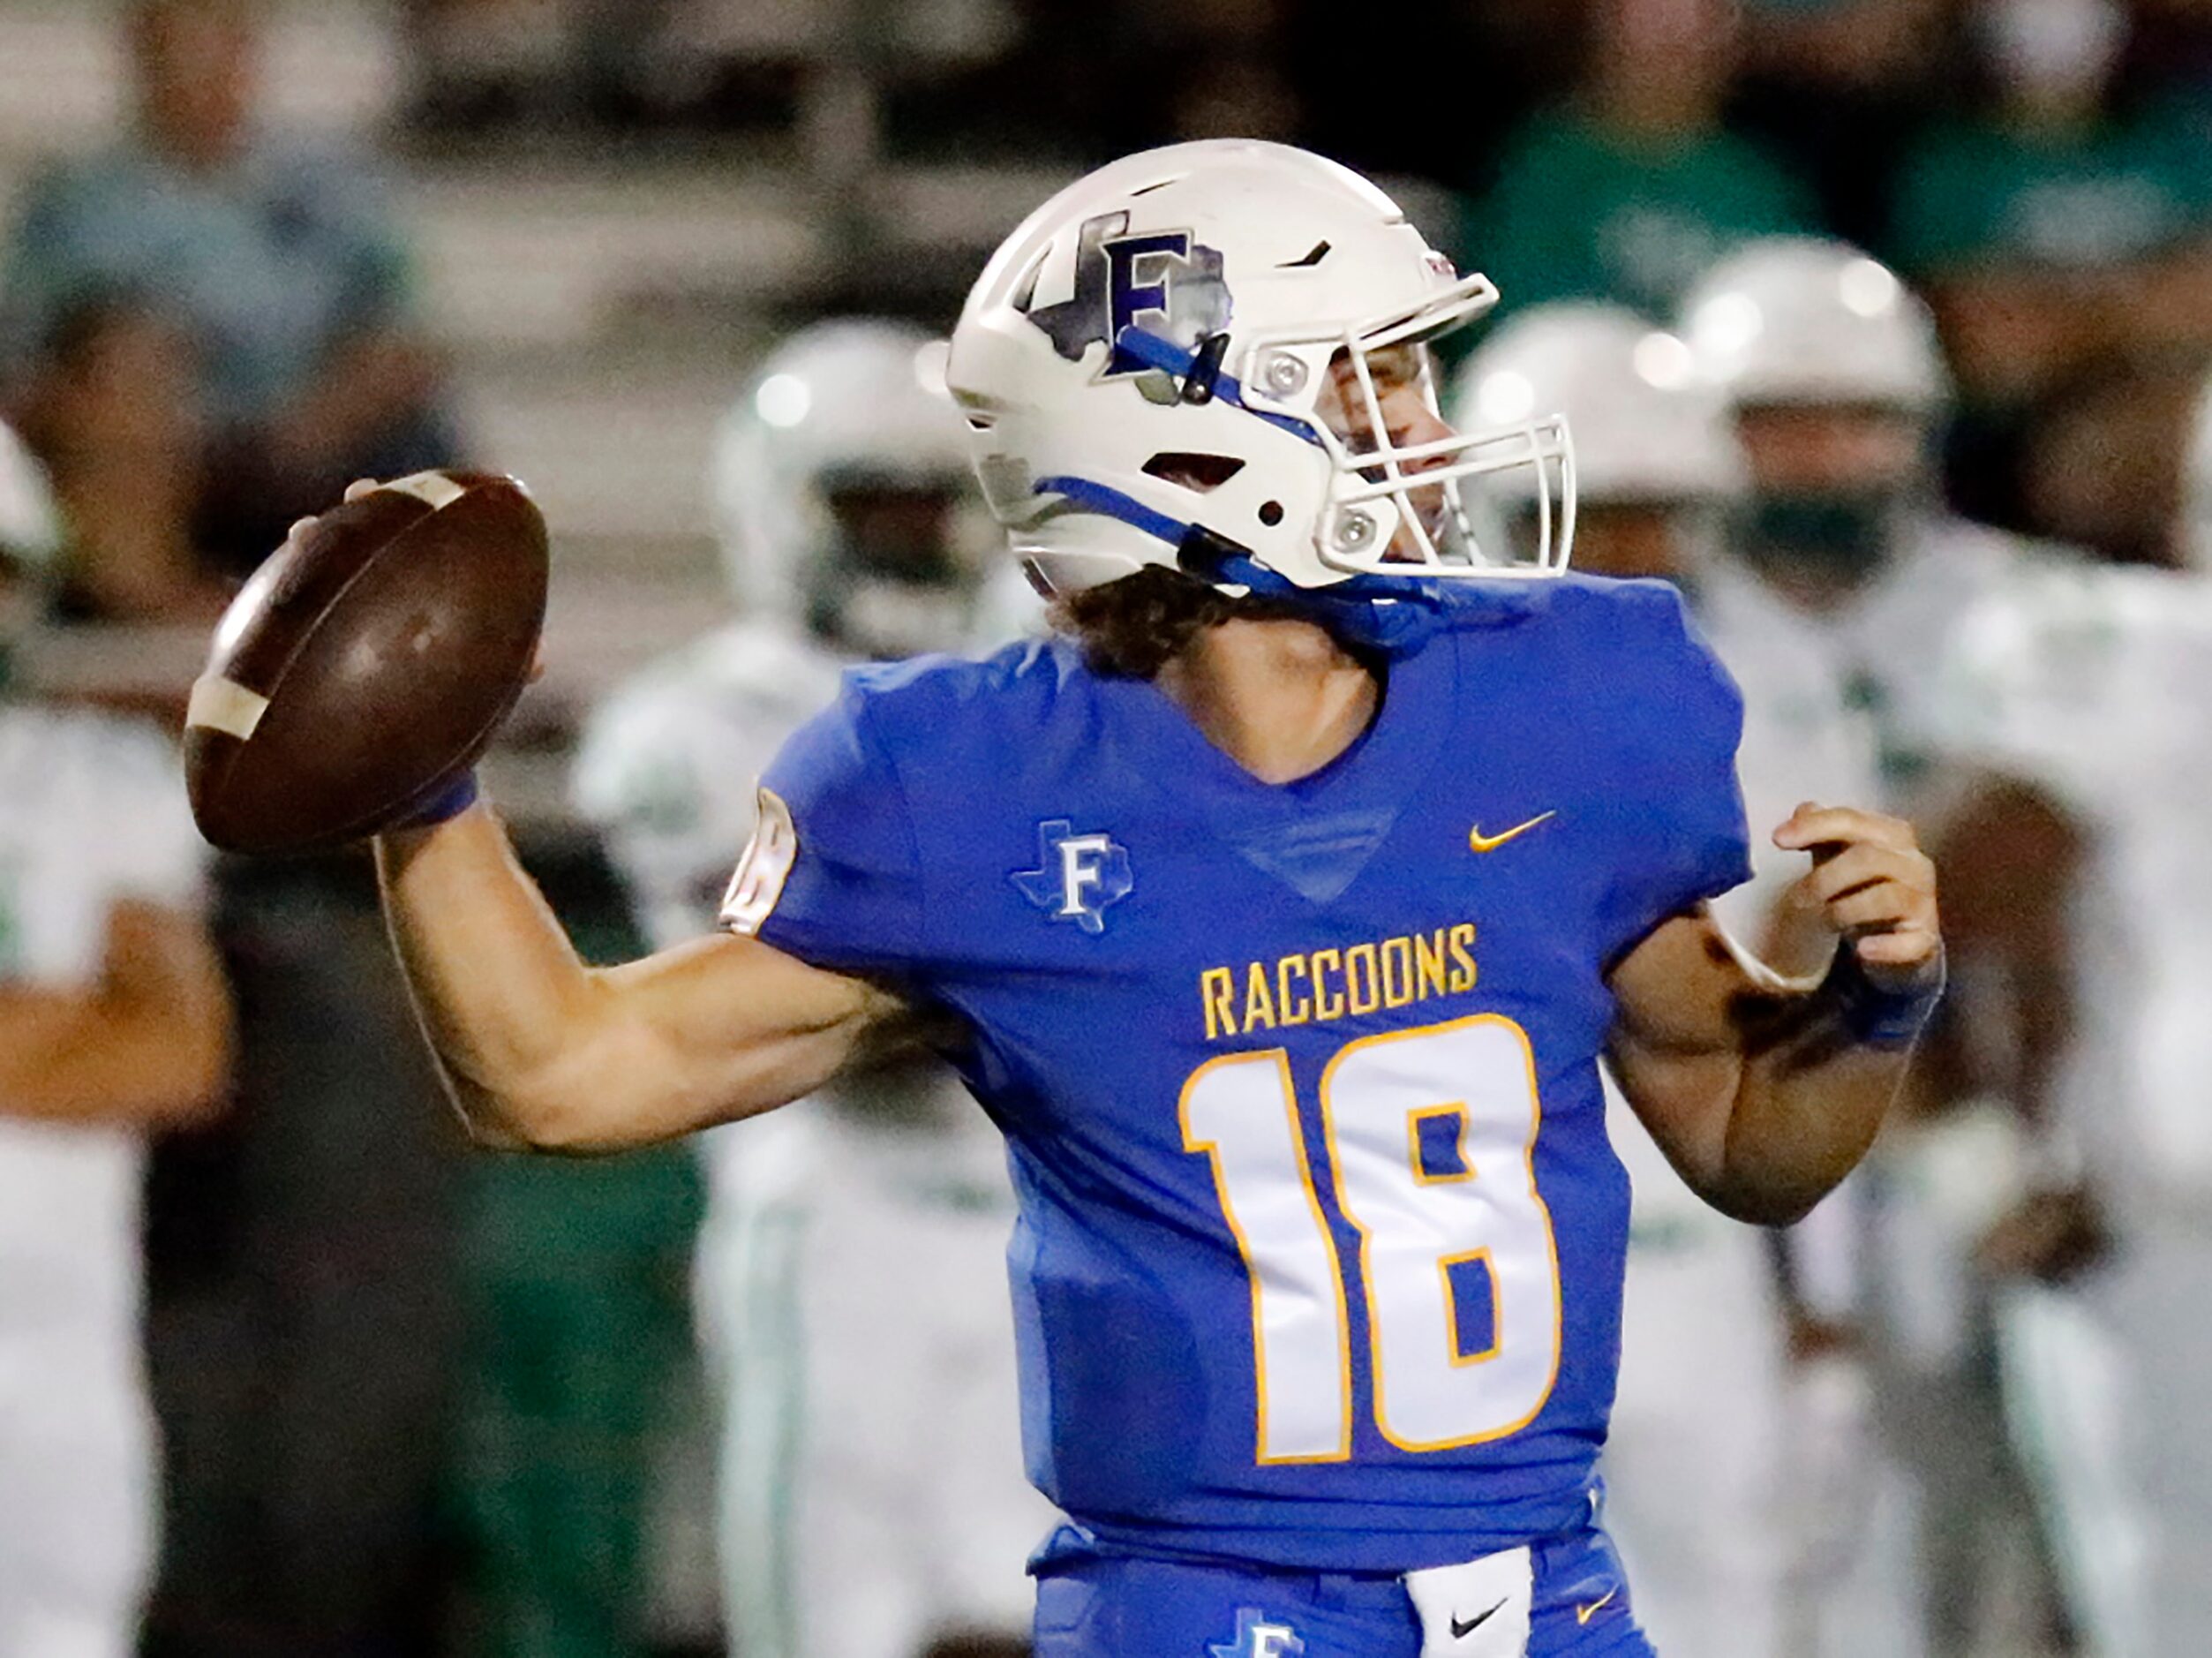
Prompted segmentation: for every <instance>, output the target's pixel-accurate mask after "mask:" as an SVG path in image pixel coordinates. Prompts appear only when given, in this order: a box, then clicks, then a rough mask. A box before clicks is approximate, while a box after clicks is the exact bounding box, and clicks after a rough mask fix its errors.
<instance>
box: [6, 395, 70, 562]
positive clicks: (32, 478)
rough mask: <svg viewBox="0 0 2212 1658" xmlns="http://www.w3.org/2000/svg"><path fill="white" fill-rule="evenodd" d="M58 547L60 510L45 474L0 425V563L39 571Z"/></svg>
mask: <svg viewBox="0 0 2212 1658" xmlns="http://www.w3.org/2000/svg"><path fill="white" fill-rule="evenodd" d="M61 550H62V521H61V514H60V512H59V510H58V509H56V506H55V504H54V495H53V492H52V490H50V489H49V487H48V486H47V482H46V474H45V472H44V471H41V468H40V466H39V463H37V462H36V461H35V460H34V459H33V458H32V457H31V452H30V451H29V450H28V449H26V448H24V447H23V443H22V441H21V440H20V439H19V438H18V437H17V436H16V435H15V433H12V432H11V431H10V430H9V429H8V428H7V427H6V426H0V563H7V564H12V565H15V566H17V567H19V569H23V570H25V571H26V572H28V573H31V574H34V575H36V574H41V573H44V572H46V571H48V570H49V569H51V567H52V565H53V563H54V561H55V560H56V558H57V557H59V556H60V554H61Z"/></svg>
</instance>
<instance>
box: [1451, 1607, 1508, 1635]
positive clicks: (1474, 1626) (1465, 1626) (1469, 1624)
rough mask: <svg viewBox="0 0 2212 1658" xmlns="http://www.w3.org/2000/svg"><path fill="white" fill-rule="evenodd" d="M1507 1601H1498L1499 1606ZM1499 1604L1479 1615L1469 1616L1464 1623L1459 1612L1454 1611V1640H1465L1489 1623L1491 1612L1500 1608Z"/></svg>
mask: <svg viewBox="0 0 2212 1658" xmlns="http://www.w3.org/2000/svg"><path fill="white" fill-rule="evenodd" d="M1504 1604H1505V1602H1504V1601H1499V1602H1498V1606H1503V1605H1504ZM1498 1606H1493V1607H1492V1608H1491V1609H1490V1611H1489V1612H1485V1613H1483V1614H1482V1615H1481V1616H1480V1617H1471V1618H1469V1619H1468V1620H1467V1621H1466V1622H1465V1623H1461V1622H1460V1621H1459V1615H1458V1614H1457V1613H1454V1614H1453V1615H1452V1639H1454V1640H1464V1639H1466V1638H1467V1637H1468V1636H1470V1635H1471V1634H1473V1633H1474V1632H1476V1631H1477V1630H1478V1629H1480V1628H1481V1627H1482V1626H1483V1625H1484V1624H1487V1623H1488V1622H1489V1621H1490V1614H1491V1612H1495V1611H1496V1610H1497V1609H1498Z"/></svg>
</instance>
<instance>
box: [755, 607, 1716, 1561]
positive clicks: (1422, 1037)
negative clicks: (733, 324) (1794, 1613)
mask: <svg viewBox="0 0 2212 1658" xmlns="http://www.w3.org/2000/svg"><path fill="white" fill-rule="evenodd" d="M1740 714H1741V709H1740V705H1739V702H1738V699H1737V697H1736V693H1735V690H1734V687H1733V686H1732V685H1731V684H1730V683H1729V682H1728V680H1727V676H1726V675H1725V674H1724V673H1723V672H1722V670H1721V669H1720V668H1719V666H1718V665H1717V664H1716V663H1715V662H1714V661H1713V659H1712V657H1711V656H1710V655H1709V654H1708V653H1707V652H1705V650H1704V647H1703V646H1702V645H1701V644H1699V643H1698V642H1697V640H1696V639H1695V638H1694V637H1693V636H1692V635H1691V633H1690V631H1689V627H1688V624H1687V623H1686V622H1685V620H1684V618H1683V615H1682V608H1681V606H1680V603H1679V601H1678V599H1677V598H1676V596H1675V595H1674V592H1673V591H1672V590H1671V589H1669V588H1667V587H1664V586H1661V585H1659V584H1650V583H1641V582H1600V581H1594V580H1586V579H1584V578H1580V577H1566V578H1563V579H1561V580H1559V581H1556V582H1549V583H1545V584H1540V585H1531V586H1526V587H1516V588H1515V589H1513V590H1511V591H1510V592H1501V591H1500V589H1499V588H1498V587H1495V586H1488V585H1486V586H1485V587H1484V588H1483V589H1481V590H1478V591H1477V592H1472V593H1468V594H1465V595H1464V596H1455V597H1453V598H1451V599H1448V606H1447V610H1446V613H1445V619H1444V622H1443V624H1442V625H1441V627H1440V629H1438V631H1437V632H1436V633H1435V634H1434V635H1433V637H1431V638H1430V639H1429V641H1428V642H1427V643H1426V645H1424V646H1423V647H1422V648H1421V649H1419V650H1418V652H1415V653H1414V654H1412V655H1411V656H1409V657H1405V658H1403V659H1398V660H1396V661H1394V662H1392V663H1391V665H1390V667H1389V670H1388V684H1387V687H1386V690H1385V695H1384V697H1383V700H1382V705H1381V710H1380V712H1379V713H1378V714H1377V716H1376V718H1375V720H1374V721H1373V725H1372V726H1371V727H1369V729H1368V730H1367V732H1366V734H1365V735H1363V736H1362V737H1361V738H1360V740H1359V741H1358V742H1357V743H1355V744H1354V745H1353V747H1352V748H1351V750H1349V751H1348V752H1346V753H1345V754H1344V755H1343V756H1342V757H1339V758H1338V759H1337V760H1335V762H1334V763H1332V764H1331V765H1328V767H1327V768H1325V769H1324V770H1322V771H1321V772H1317V773H1316V774H1314V775H1313V776H1311V777H1308V778H1306V779H1304V780H1301V781H1299V782H1297V783H1295V784H1291V785H1289V786H1287V787H1276V786H1272V785H1268V784H1265V783H1262V782H1260V781H1259V780H1257V779H1255V778H1253V776H1252V775H1251V774H1250V773H1248V772H1245V770H1243V768H1241V767H1240V766H1238V765H1237V764H1236V763H1235V762H1234V761H1233V760H1231V759H1230V757H1228V756H1226V755H1225V754H1223V753H1222V752H1221V751H1220V750H1217V749H1215V747H1213V746H1212V745H1211V744H1210V743H1209V742H1208V741H1207V740H1206V739H1205V737H1204V736H1203V735H1201V734H1200V732H1199V730H1198V729H1197V728H1196V727H1194V726H1193V724H1192V723H1191V721H1190V720H1189V719H1188V718H1187V717H1186V716H1185V714H1184V713H1183V712H1181V711H1180V710H1178V709H1177V707H1176V706H1175V705H1173V704H1172V703H1170V701H1169V700H1168V699H1167V698H1166V697H1164V696H1162V693H1161V692H1160V691H1159V690H1157V689H1155V687H1154V686H1153V685H1151V684H1150V683H1148V682H1141V681H1135V680H1129V679H1114V678H1105V677H1102V676H1100V675H1095V674H1093V673H1092V672H1090V671H1089V670H1088V669H1087V667H1085V666H1084V664H1083V662H1082V660H1081V657H1080V652H1079V651H1078V650H1077V649H1076V648H1075V647H1074V646H1072V644H1067V643H1065V642H1055V643H1051V644H1039V645H1033V646H1029V647H1027V648H1016V649H1013V650H1010V651H1008V652H1003V653H1001V654H999V655H997V656H995V657H992V658H990V659H988V660H986V661H982V662H958V661H951V660H945V659H933V660H927V661H923V662H920V663H914V664H907V665H903V666H899V667H880V668H864V669H861V670H858V671H856V672H854V674H852V675H850V676H849V677H848V679H847V681H846V689H845V692H844V694H843V696H842V697H841V699H840V701H839V703H838V704H837V705H836V706H834V707H833V708H832V709H831V710H830V711H829V712H826V713H824V715H822V716H821V717H820V718H818V719H817V720H815V721H814V722H813V723H812V724H811V725H810V726H809V727H807V728H805V729H804V730H802V731H801V732H800V733H799V734H798V735H795V736H794V738H793V739H792V741H791V742H790V743H789V744H788V745H787V746H786V748H785V750H783V752H782V754H781V755H780V756H779V758H778V760H777V761H776V763H775V765H773V767H772V768H771V771H770V772H769V773H768V775H767V777H766V778H765V779H764V796H763V803H764V813H765V816H764V829H763V831H762V833H761V835H760V836H759V837H757V838H756V852H755V853H754V854H752V855H749V859H748V864H747V866H746V867H744V868H741V870H740V872H739V878H738V880H737V882H736V883H735V884H734V887H733V901H732V906H731V909H730V911H729V912H728V919H729V920H730V921H731V922H732V923H733V924H735V925H738V926H740V927H741V928H743V929H745V930H749V931H756V932H757V933H758V935H759V936H760V937H761V938H764V939H766V940H767V941H768V942H769V943H771V944H772V945H775V946H778V947H779V948H780V949H783V950H785V951H787V952H788V953H792V954H794V955H795V956H798V957H801V958H802V959H804V960H806V961H812V962H816V963H817V964H820V965H823V966H825V967H829V968H837V969H839V970H843V971H849V972H854V973H863V974H867V975H869V976H876V977H880V978H885V979H889V980H891V981H893V982H896V983H899V984H901V985H903V986H904V987H905V988H906V991H907V994H909V995H910V996H911V997H912V998H913V999H914V1000H915V1001H917V1002H918V1003H921V1004H923V1005H926V1006H937V1007H942V1008H946V1009H950V1010H952V1012H954V1013H956V1014H958V1015H959V1018H960V1021H961V1022H962V1024H963V1025H964V1026H965V1029H966V1031H967V1037H966V1040H965V1043H964V1044H963V1045H962V1046H961V1047H960V1049H959V1051H957V1052H956V1053H955V1054H954V1055H953V1058H954V1059H955V1062H956V1063H957V1064H958V1065H959V1066H960V1068H961V1070H962V1072H963V1074H965V1075H966V1077H967V1080H968V1082H969V1084H970V1086H971V1087H972V1088H973V1089H974V1092H975V1094H976V1096H977V1097H979V1098H980V1099H981V1100H982V1102H983V1104H984V1106H985V1107H986V1108H987V1109H988V1110H989V1112H990V1113H991V1115H992V1117H993V1118H994V1119H996V1120H997V1123H998V1124H999V1126H1000V1127H1001V1128H1002V1129H1003V1130H1004V1133H1005V1135H1006V1138H1007V1142H1008V1144H1009V1147H1010V1155H1011V1159H1012V1167H1013V1171H1014V1177H1015V1184H1016V1186H1017V1188H1018V1190H1019V1195H1020V1206H1021V1212H1020V1220H1019V1225H1018V1227H1017V1230H1016V1232H1015V1235H1014V1238H1013V1240H1012V1247H1011V1251H1010V1262H1011V1268H1012V1280H1013V1292H1014V1308H1015V1322H1016V1326H1017V1333H1018V1336H1019V1351H1020V1354H1021V1363H1022V1389H1023V1401H1024V1403H1023V1415H1024V1423H1023V1426H1024V1432H1025V1437H1026V1443H1027V1451H1028V1458H1029V1462H1030V1467H1031V1473H1032V1474H1033V1476H1034V1477H1035V1480H1036V1482H1037V1484H1038V1485H1039V1486H1040V1487H1041V1488H1042V1489H1043V1490H1044V1491H1045V1493H1046V1494H1047V1495H1048V1496H1050V1497H1052V1498H1053V1499H1054V1500H1055V1501H1056V1502H1057V1503H1058V1504H1060V1505H1061V1506H1062V1507H1063V1508H1064V1509H1065V1511H1067V1512H1068V1513H1069V1514H1070V1515H1071V1516H1072V1518H1073V1519H1076V1520H1077V1521H1078V1522H1080V1524H1081V1525H1083V1526H1086V1527H1087V1528H1088V1529H1089V1530H1090V1531H1091V1532H1092V1533H1094V1534H1095V1535H1096V1536H1097V1537H1099V1538H1100V1539H1102V1541H1105V1542H1106V1543H1108V1544H1109V1545H1118V1546H1126V1547H1130V1548H1135V1549H1152V1550H1159V1551H1167V1552H1174V1553H1181V1554H1188V1555H1200V1556H1226V1557H1230V1558H1238V1559H1245V1560H1252V1561H1256V1562H1262V1563H1268V1564H1280V1565H1286V1566H1302V1567H1309V1568H1316V1569H1338V1570H1381V1571H1404V1570H1411V1569H1413V1568H1418V1567H1423V1566H1429V1565H1434V1564H1441V1563H1444V1562H1448V1561H1454V1560H1460V1559H1464V1558H1467V1557H1470V1556H1473V1555H1475V1554H1478V1553H1481V1552H1485V1551H1487V1550H1490V1549H1498V1548H1505V1547H1510V1546H1514V1545H1517V1544H1519V1543H1522V1542H1524V1541H1529V1540H1531V1539H1532V1538H1536V1537H1540V1536H1546V1535H1550V1534H1557V1533H1560V1532H1562V1531H1568V1530H1571V1529H1573V1528H1575V1527H1576V1526H1579V1525H1581V1524H1584V1523H1585V1522H1586V1520H1587V1518H1588V1515H1589V1512H1590V1490H1591V1481H1592V1471H1593V1466H1594V1464H1595V1461H1596V1458H1597V1456H1598V1451H1599V1445H1600V1444H1601V1443H1602V1441H1603V1439H1604V1436H1605V1429H1606V1413H1607V1411H1608V1410H1609V1408H1610V1406H1611V1403H1612V1397H1613V1390H1614V1372H1615V1370H1616V1368H1617V1361H1618V1358H1619V1336H1620V1297H1621V1264H1622V1251H1623V1247H1624V1240H1625V1237H1626V1232H1627V1224H1628V1205H1629V1192H1628V1182H1627V1179H1626V1177H1625V1176H1624V1174H1623V1173H1622V1172H1621V1165H1620V1164H1619V1163H1618V1162H1617V1161H1616V1160H1615V1158H1614V1154H1613V1150H1612V1148H1611V1146H1610V1144H1609V1143H1608V1142H1607V1140H1606V1127H1605V1109H1604V1104H1603V1101H1602V1097H1601V1096H1600V1093H1599V1079H1598V1060H1599V1052H1600V1051H1601V1048H1602V1046H1603V1044H1604V1042H1605V1039H1606V1032H1607V1028H1608V1026H1609V1024H1610V1023H1611V1021H1612V1016H1613V1000H1612V997H1611V995H1610V993H1609V992H1608V991H1607V989H1606V972H1607V970H1608V968H1610V967H1611V966H1612V965H1613V964H1614V962H1615V961H1617V960H1618V959H1619V958H1620V957H1621V955H1622V954H1623V953H1625V952H1626V951H1628V950H1629V949H1630V948H1631V947H1633V946H1635V945H1636V942H1637V941H1638V940H1639V939H1641V938H1643V937H1644V935H1645V934H1646V933H1648V932H1649V931H1651V929H1652V928H1653V927H1654V926H1656V925H1657V924H1658V923H1659V922H1661V921H1663V920H1664V919H1666V918H1667V916H1672V915H1674V914H1676V913H1678V912H1680V911H1682V910H1684V909H1686V908H1690V907H1692V906H1694V905H1695V904H1697V902H1698V901H1700V900H1701V899H1704V898H1707V897H1709V896H1712V895H1713V894H1716V893H1720V892H1723V891H1725V890H1726V889H1727V888H1729V887H1731V886H1734V885H1736V884H1737V883H1739V882H1741V881H1742V880H1743V879H1745V878H1747V876H1748V874H1749V869H1748V866H1747V857H1746V845H1745V834H1744V824H1743V810H1742V802H1741V798H1740V796H1739V795H1738V792H1737V787H1736V781H1735V773H1734V752H1735V746H1736V737H1737V729H1738V726H1739V723H1740ZM885 1359H886V1362H892V1363H895V1362H896V1361H897V1356H896V1355H895V1354H886V1355H885Z"/></svg>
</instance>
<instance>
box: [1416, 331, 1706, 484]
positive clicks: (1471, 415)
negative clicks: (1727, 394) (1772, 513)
mask: <svg viewBox="0 0 2212 1658" xmlns="http://www.w3.org/2000/svg"><path fill="white" fill-rule="evenodd" d="M1539 408H1540V409H1556V410H1559V411H1561V412H1562V413H1563V414H1564V415H1565V416H1566V418H1567V422H1568V424H1569V426H1570V427H1572V429H1573V431H1574V433H1575V494H1576V500H1577V501H1579V502H1581V503H1582V504H1584V505H1585V506H1586V505H1590V504H1592V503H1606V504H1613V503H1622V504H1625V503H1632V502H1650V503H1654V504H1674V505H1684V506H1689V505H1710V504H1713V503H1716V502H1719V501H1727V500H1729V499H1731V498H1733V497H1734V496H1737V495H1740V494H1742V492H1743V490H1744V487H1745V472H1744V463H1743V453H1742V448H1741V447H1740V446H1739V444H1738V443H1737V441H1736V436H1735V432H1734V428H1733V426H1731V424H1730V422H1729V419H1728V414H1727V408H1726V406H1725V405H1724V404H1723V403H1722V402H1721V400H1720V397H1719V394H1718V393H1717V392H1716V391H1715V390H1714V389H1713V388H1712V387H1711V386H1708V385H1706V384H1705V383H1704V381H1702V380H1700V379H1699V377H1698V375H1697V368H1696V365H1695V363H1694V362H1693V361H1692V359H1691V357H1690V351H1689V346H1688V345H1686V344H1685V343H1683V342H1682V341H1681V340H1680V339H1678V338H1676V337H1675V336H1674V335H1671V334H1667V333H1665V332H1663V331H1661V330H1659V329H1657V328H1653V327H1651V324H1650V323H1648V322H1646V321H1644V320H1643V319H1642V318H1641V317H1639V316H1637V315H1636V313H1634V312H1632V311H1629V310H1627V309H1626V308H1624V307H1622V306H1620V305H1599V304H1595V303H1591V302H1583V301H1569V302H1562V303H1560V304H1556V305H1539V306H1537V307H1535V308H1534V309H1532V310H1529V311H1524V312H1521V313H1517V314H1516V315H1515V316H1514V317H1513V318H1512V319H1511V320H1509V321H1507V322H1504V323H1501V325H1500V326H1499V328H1498V329H1497V331H1496V332H1495V333H1493V335H1491V336H1490V337H1489V338H1488V339H1487V340H1486V341H1484V342H1483V344H1482V348H1481V350H1478V351H1477V352H1476V353H1475V354H1474V355H1473V356H1472V357H1471V358H1468V359H1467V360H1466V361H1465V362H1464V363H1463V364H1461V365H1460V367H1459V372H1458V373H1456V374H1455V375H1454V376H1453V378H1452V388H1451V396H1450V397H1449V399H1448V412H1449V414H1450V416H1451V418H1452V419H1453V421H1454V423H1455V424H1456V425H1457V426H1460V427H1461V428H1462V429H1463V430H1464V429H1467V428H1470V427H1472V426H1508V425H1510V424H1512V423H1513V422H1515V421H1518V420H1524V419H1526V418H1528V416H1529V414H1530V412H1531V411H1533V410H1536V409H1539Z"/></svg>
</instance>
